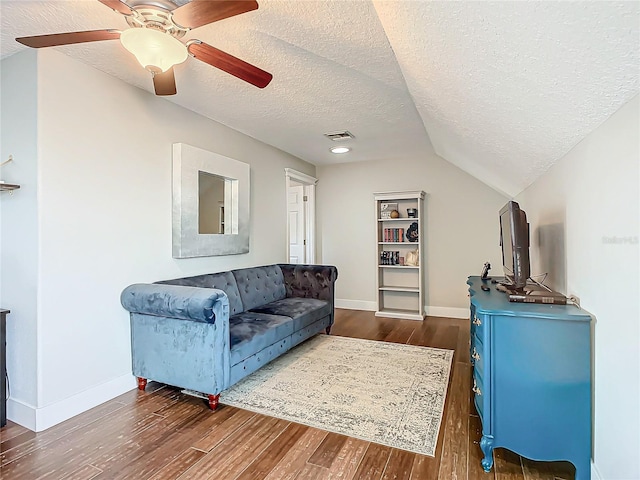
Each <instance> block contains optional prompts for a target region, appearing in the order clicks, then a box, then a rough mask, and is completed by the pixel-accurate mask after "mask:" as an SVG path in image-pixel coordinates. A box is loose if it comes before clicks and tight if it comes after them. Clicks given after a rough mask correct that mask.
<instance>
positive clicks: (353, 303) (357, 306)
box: [335, 298, 378, 312]
mask: <svg viewBox="0 0 640 480" xmlns="http://www.w3.org/2000/svg"><path fill="white" fill-rule="evenodd" d="M335 306H336V308H345V309H347V310H365V311H367V312H375V311H376V310H377V309H378V304H377V303H376V302H369V301H367V300H344V299H342V298H336V301H335Z"/></svg>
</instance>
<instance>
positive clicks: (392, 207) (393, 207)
mask: <svg viewBox="0 0 640 480" xmlns="http://www.w3.org/2000/svg"><path fill="white" fill-rule="evenodd" d="M394 211H395V212H396V213H398V204H397V203H381V204H380V218H398V217H392V216H391V212H394Z"/></svg>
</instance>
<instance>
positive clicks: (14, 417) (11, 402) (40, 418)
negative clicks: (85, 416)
mask: <svg viewBox="0 0 640 480" xmlns="http://www.w3.org/2000/svg"><path fill="white" fill-rule="evenodd" d="M134 388H136V379H135V377H134V376H133V375H131V374H127V375H123V376H121V377H118V378H115V379H113V380H110V381H108V382H106V383H103V384H101V385H98V386H96V387H93V388H90V389H89V390H85V391H84V392H80V393H78V394H76V395H73V396H71V397H69V398H65V399H64V400H61V401H59V402H56V403H54V404H52V405H47V406H46V407H42V408H36V407H34V406H32V405H28V404H26V403H23V402H21V401H19V400H15V399H12V398H9V399H8V400H7V418H8V419H9V420H11V421H12V422H15V423H17V424H19V425H22V426H23V427H25V428H28V429H29V430H32V431H34V432H41V431H43V430H46V429H47V428H50V427H53V426H54V425H57V424H59V423H61V422H64V421H65V420H68V419H69V418H71V417H74V416H76V415H78V414H80V413H82V412H86V411H87V410H90V409H91V408H93V407H96V406H98V405H100V404H101V403H104V402H106V401H108V400H111V399H112V398H115V397H117V396H118V395H121V394H123V393H125V392H128V391H129V390H133V389H134Z"/></svg>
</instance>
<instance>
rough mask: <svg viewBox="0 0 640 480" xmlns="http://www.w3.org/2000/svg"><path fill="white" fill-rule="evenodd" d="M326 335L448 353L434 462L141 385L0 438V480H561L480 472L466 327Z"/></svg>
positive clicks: (566, 476)
mask: <svg viewBox="0 0 640 480" xmlns="http://www.w3.org/2000/svg"><path fill="white" fill-rule="evenodd" d="M331 334H332V335H341V336H348V337H357V338H366V339H371V340H381V341H387V342H396V343H407V344H411V345H421V346H430V347H438V348H447V349H451V350H455V354H454V360H453V362H454V364H453V369H452V372H451V377H450V380H449V390H448V393H447V400H446V405H445V411H444V417H443V421H442V425H441V428H440V434H439V437H438V446H437V449H436V454H435V457H428V456H424V455H417V454H414V453H410V452H406V451H403V450H398V449H395V448H390V447H385V446H382V445H378V444H375V443H369V442H365V441H363V440H358V439H354V438H349V437H345V436H344V435H338V434H335V433H328V432H325V431H322V430H318V429H315V428H311V427H307V426H304V425H299V424H295V423H291V422H287V421H284V420H278V419H274V418H270V417H266V416H263V415H258V414H254V413H251V412H247V411H244V410H240V409H237V408H233V407H228V406H222V407H221V408H220V409H219V410H218V411H217V412H215V413H213V412H211V411H210V410H209V409H208V407H207V406H206V405H205V403H204V401H200V400H199V399H196V398H193V397H189V396H186V395H183V394H181V393H180V392H179V391H178V390H176V389H174V388H171V387H167V386H164V385H160V384H157V383H154V382H150V383H149V385H148V386H147V391H146V392H138V391H137V390H133V391H131V392H127V393H126V394H124V395H121V396H120V397H118V398H115V399H113V400H111V401H109V402H107V403H105V404H103V405H100V406H98V407H96V408H94V409H92V410H90V411H88V412H85V413H83V414H81V415H78V416H77V417H74V418H72V419H70V420H67V421H66V422H64V423H62V424H60V425H57V426H55V427H52V428H50V429H48V430H46V431H44V432H40V433H37V434H36V433H33V432H31V431H29V430H27V429H25V428H23V427H21V426H19V425H16V424H15V423H12V422H8V424H7V426H5V427H3V428H2V429H0V465H1V470H0V478H2V480H5V479H7V480H9V479H11V480H13V479H15V480H21V479H25V480H27V479H28V480H35V479H65V480H71V479H73V480H89V479H94V480H105V479H152V480H164V479H180V480H186V479H197V480H204V479H216V480H223V479H229V480H231V479H237V480H240V479H242V480H260V479H265V480H304V479H311V480H319V479H342V480H355V479H359V480H392V479H393V480H423V479H429V480H433V479H446V480H449V479H458V480H462V479H466V480H476V479H487V480H488V479H490V480H508V479H509V480H511V479H513V480H515V479H518V480H570V479H573V478H574V469H573V467H572V466H571V465H570V464H569V463H566V462H553V463H549V462H533V461H530V460H526V459H522V458H520V457H519V456H518V455H515V454H514V453H512V452H510V451H508V450H504V449H496V454H495V465H494V468H493V469H492V471H491V472H489V473H485V472H484V471H483V470H482V467H481V466H480V460H481V458H482V453H481V451H480V447H479V445H478V442H479V441H480V436H481V433H480V432H481V428H482V427H481V424H480V419H479V418H478V417H477V414H476V411H475V407H474V405H473V402H472V397H471V393H470V392H471V388H470V383H471V365H470V363H469V350H468V345H469V322H468V320H456V319H448V318H436V317H427V318H426V319H425V320H424V321H423V322H416V321H411V320H396V319H386V318H376V317H375V316H374V315H373V313H372V312H362V311H355V310H337V311H336V323H335V325H334V327H333V330H332V332H331Z"/></svg>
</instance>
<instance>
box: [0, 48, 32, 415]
mask: <svg viewBox="0 0 640 480" xmlns="http://www.w3.org/2000/svg"><path fill="white" fill-rule="evenodd" d="M1 67H2V68H1V69H0V70H1V74H2V77H1V86H2V88H1V94H0V101H1V103H0V107H1V108H0V110H1V124H0V134H1V137H0V162H3V161H5V160H7V159H8V158H9V155H12V156H13V158H14V160H13V162H11V163H8V164H6V165H4V166H3V167H2V171H1V172H0V173H1V178H2V180H4V181H5V182H7V183H17V184H20V185H21V188H20V189H19V190H16V191H15V192H14V193H13V194H10V193H8V192H3V193H1V194H0V211H1V215H0V218H1V222H0V228H1V231H0V239H1V245H2V249H1V250H0V267H1V268H0V272H1V274H0V275H1V282H0V283H1V286H2V287H1V289H0V306H2V308H6V309H9V310H10V311H11V313H10V314H9V315H8V317H7V337H8V341H7V370H8V372H9V383H10V386H11V395H12V396H15V397H16V398H20V399H21V401H22V403H23V404H24V406H25V408H24V409H22V410H23V411H24V414H25V415H27V416H29V414H30V413H32V411H33V408H34V407H35V406H36V405H37V403H38V397H37V394H38V388H37V381H36V380H37V376H36V372H37V363H36V362H37V356H36V350H37V346H36V344H37V340H38V326H37V321H38V310H39V309H38V296H37V291H38V289H37V282H38V277H37V272H38V256H39V252H38V235H39V229H38V222H37V220H38V218H37V212H38V205H37V203H38V191H37V177H38V172H37V166H38V149H37V82H36V71H37V56H36V52H35V51H29V52H25V53H24V54H23V55H16V56H13V57H9V58H7V59H5V60H3V61H2V63H1Z"/></svg>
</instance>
